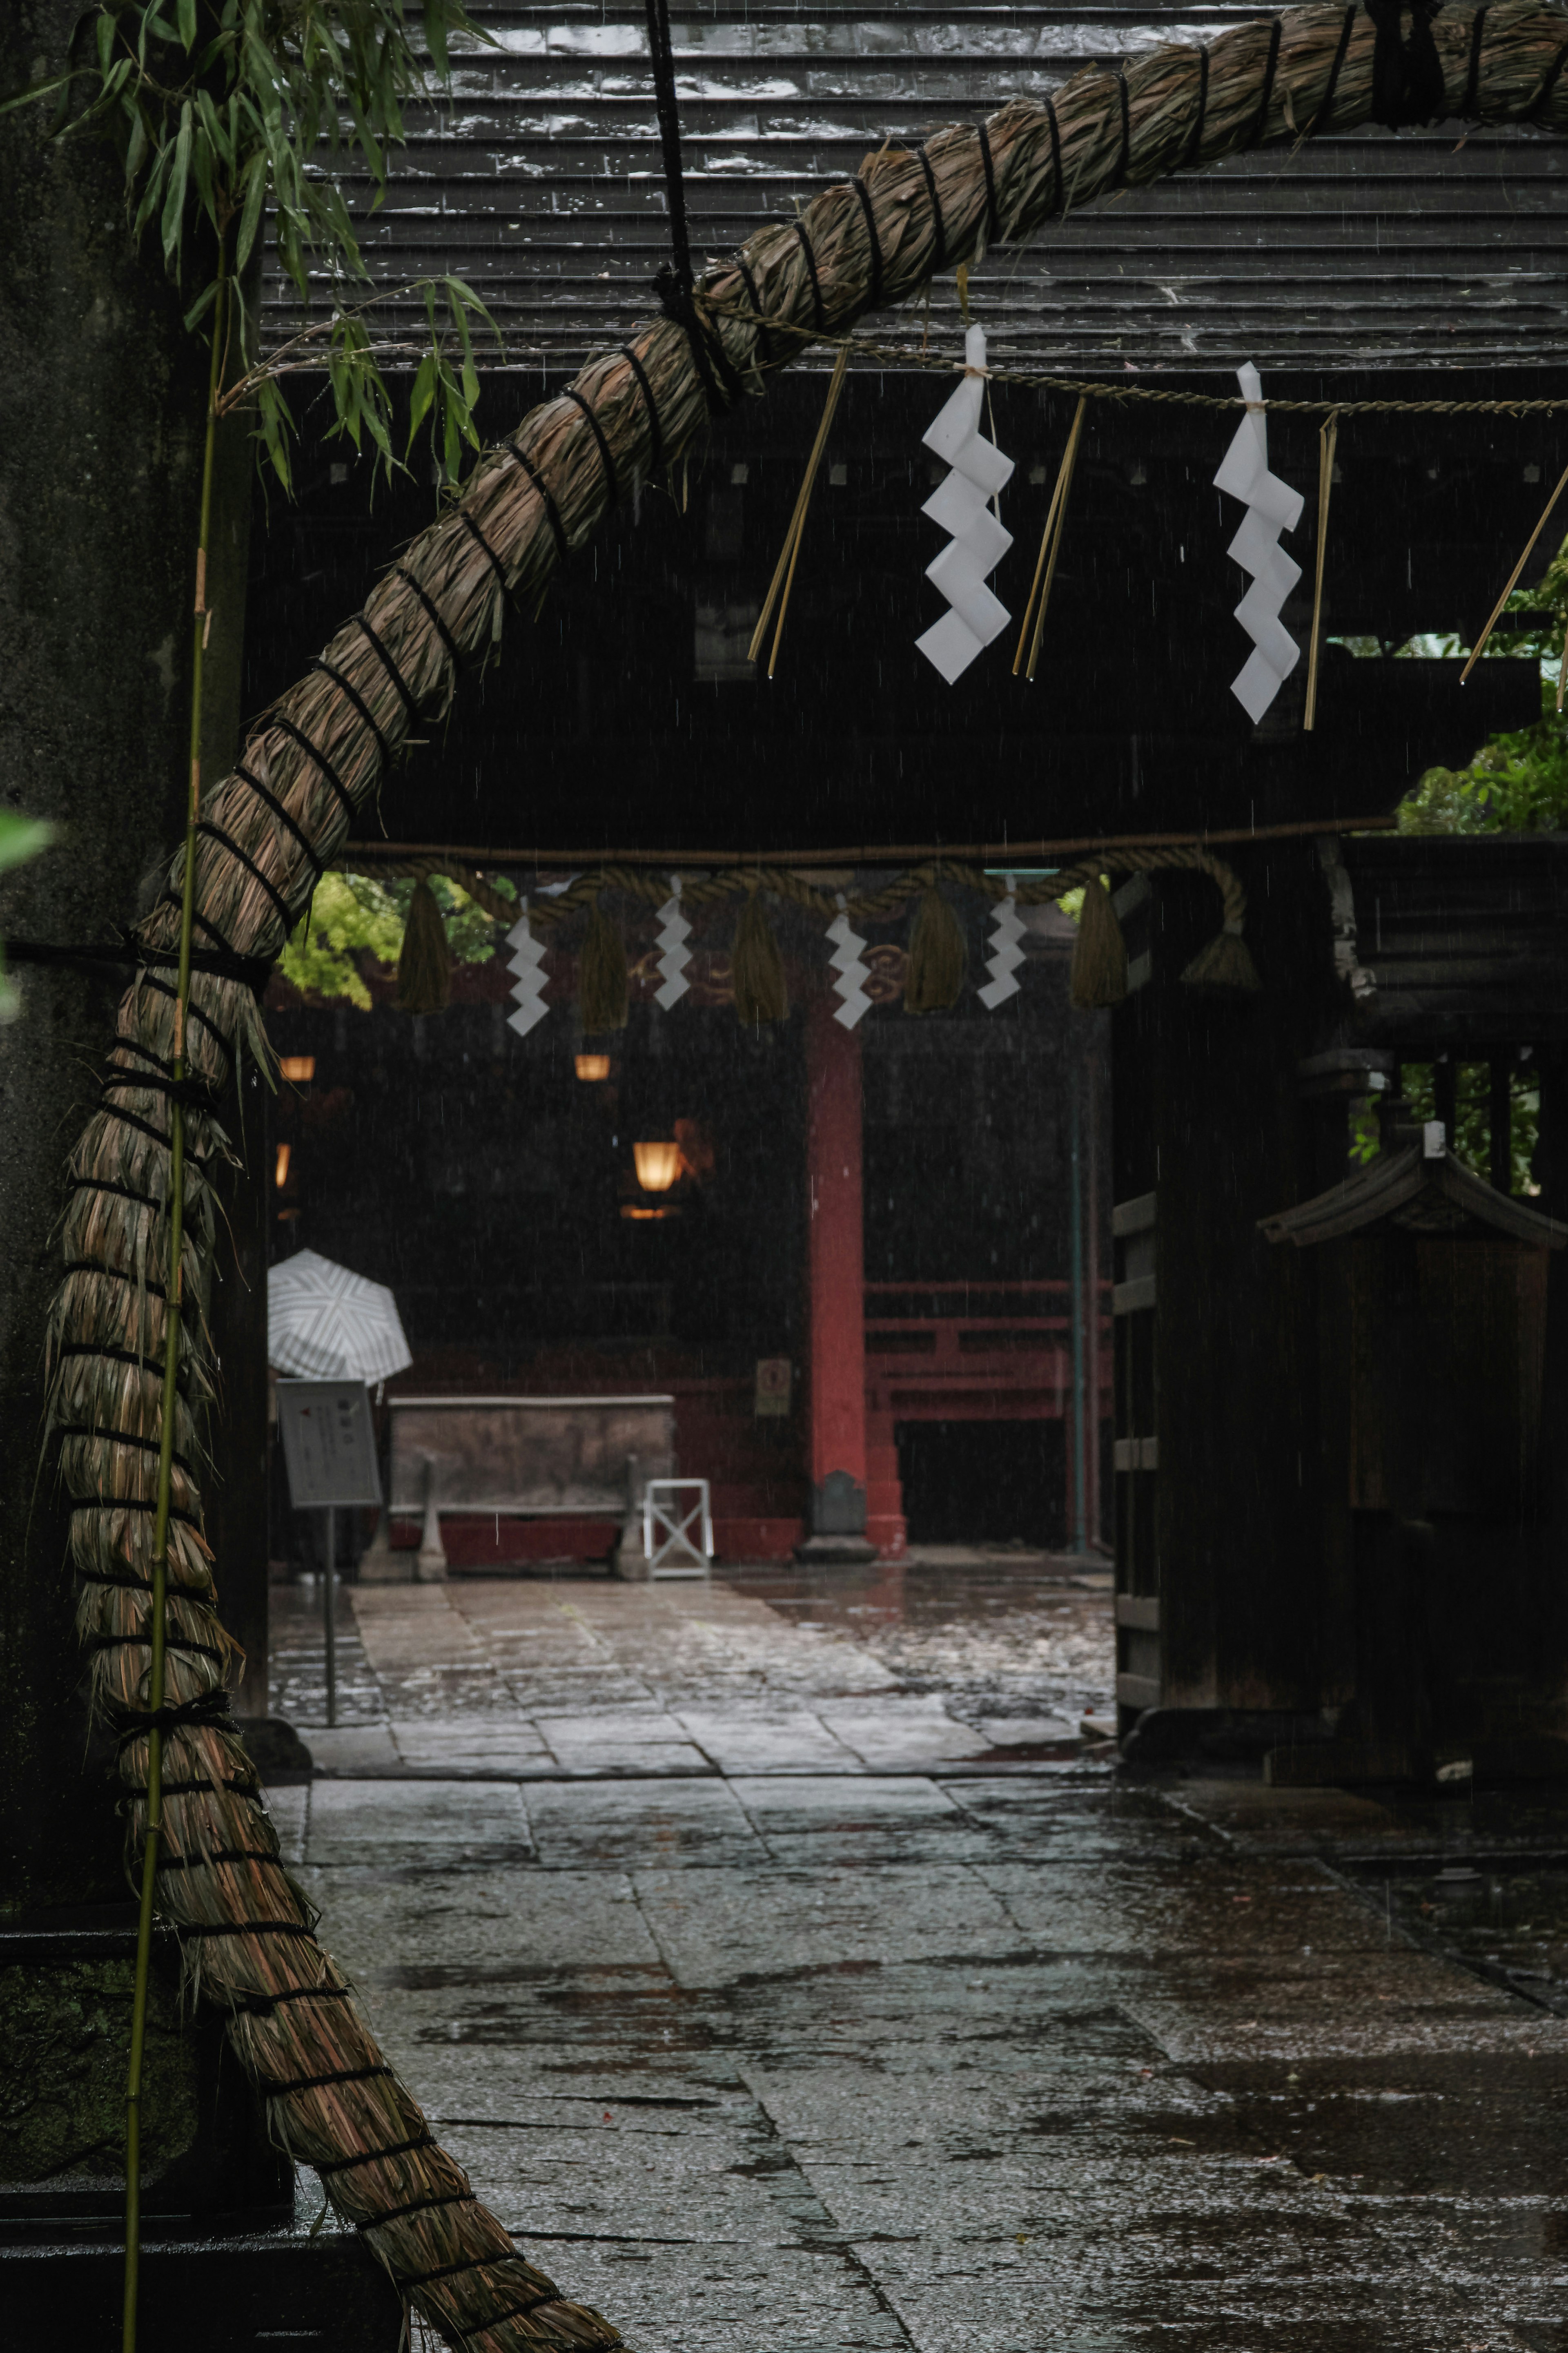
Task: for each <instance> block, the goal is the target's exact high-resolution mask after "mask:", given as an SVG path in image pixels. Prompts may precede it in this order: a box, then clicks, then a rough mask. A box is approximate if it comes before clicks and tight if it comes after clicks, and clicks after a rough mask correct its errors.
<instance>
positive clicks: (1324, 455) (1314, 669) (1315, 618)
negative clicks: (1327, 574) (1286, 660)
mask: <svg viewBox="0 0 1568 2353" xmlns="http://www.w3.org/2000/svg"><path fill="white" fill-rule="evenodd" d="M1339 438H1340V420H1339V414H1338V411H1337V410H1336V411H1335V413H1334V414H1333V415H1332V416H1331V417H1328V418H1327V419H1326V420H1325V422H1324V423H1323V424H1322V425H1321V426H1320V427H1319V428H1318V551H1317V565H1316V570H1315V573H1314V576H1313V582H1312V642H1311V650H1310V653H1309V655H1308V658H1307V710H1306V715H1305V717H1304V718H1303V719H1302V721H1301V726H1302V731H1303V733H1306V734H1309V735H1310V733H1311V732H1312V730H1313V728H1314V727H1315V726H1316V725H1317V721H1318V651H1319V649H1320V647H1321V644H1322V635H1323V558H1324V556H1325V555H1326V554H1327V553H1328V545H1329V499H1330V496H1331V493H1332V491H1333V487H1334V449H1335V446H1336V444H1337V443H1338V441H1339Z"/></svg>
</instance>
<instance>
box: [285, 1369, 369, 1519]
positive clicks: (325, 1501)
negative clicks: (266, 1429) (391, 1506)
mask: <svg viewBox="0 0 1568 2353" xmlns="http://www.w3.org/2000/svg"><path fill="white" fill-rule="evenodd" d="M278 1427H279V1431H280V1432H281V1435H282V1439H283V1460H284V1461H285V1462H286V1463H287V1465H288V1469H289V1497H290V1499H291V1501H292V1503H293V1504H294V1508H295V1509H296V1511H301V1512H304V1511H319V1510H321V1508H322V1507H323V1506H331V1505H333V1504H379V1503H380V1501H381V1474H380V1472H379V1471H378V1469H377V1467H376V1460H375V1425H374V1422H373V1421H372V1419H371V1412H370V1396H369V1392H368V1391H367V1390H366V1388H365V1385H364V1383H363V1381H279V1384H278Z"/></svg>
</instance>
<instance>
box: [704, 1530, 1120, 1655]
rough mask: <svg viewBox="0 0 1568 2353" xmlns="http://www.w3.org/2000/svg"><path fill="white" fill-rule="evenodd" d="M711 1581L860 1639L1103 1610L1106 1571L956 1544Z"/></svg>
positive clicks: (797, 1619) (734, 1571) (724, 1574)
mask: <svg viewBox="0 0 1568 2353" xmlns="http://www.w3.org/2000/svg"><path fill="white" fill-rule="evenodd" d="M944 1551H945V1553H946V1555H947V1556H946V1557H943V1553H944ZM718 1575H719V1577H721V1581H722V1582H723V1583H724V1584H725V1585H727V1586H729V1587H730V1588H731V1591H732V1592H735V1593H744V1594H748V1595H750V1596H751V1597H752V1599H756V1600H758V1601H765V1602H766V1603H767V1604H768V1605H769V1607H770V1609H777V1610H779V1611H780V1612H781V1613H783V1614H784V1615H786V1616H787V1617H788V1618H789V1620H791V1622H792V1623H793V1624H795V1625H798V1626H816V1627H818V1628H820V1629H822V1630H828V1629H831V1630H833V1631H835V1632H839V1633H846V1634H852V1635H854V1636H856V1637H857V1638H858V1639H859V1640H864V1639H865V1638H866V1636H867V1635H868V1634H870V1633H873V1632H875V1631H877V1630H880V1629H883V1628H890V1627H895V1626H900V1627H910V1628H918V1629H921V1630H934V1629H938V1628H942V1627H958V1626H963V1627H975V1626H984V1625H985V1624H987V1623H988V1622H990V1621H992V1620H995V1619H998V1618H1002V1619H1005V1618H1008V1617H1015V1616H1017V1615H1019V1614H1020V1613H1028V1614H1032V1613H1034V1612H1037V1611H1038V1610H1040V1609H1050V1608H1056V1609H1068V1610H1081V1609H1083V1608H1084V1605H1085V1603H1086V1601H1088V1600H1089V1597H1090V1596H1091V1595H1092V1596H1095V1597H1100V1603H1099V1606H1100V1609H1102V1610H1106V1611H1108V1610H1109V1608H1110V1599H1109V1597H1110V1588H1111V1577H1110V1570H1109V1569H1108V1568H1107V1567H1104V1566H1103V1565H1102V1564H1101V1563H1100V1561H1099V1560H1097V1559H1096V1558H1094V1557H1093V1556H1089V1557H1086V1558H1084V1559H1082V1560H1079V1559H1075V1558H1074V1557H1073V1556H1070V1555H1068V1554H1064V1553H1038V1552H1015V1551H1008V1550H1004V1549H1002V1548H1000V1547H998V1548H996V1549H994V1550H987V1551H981V1550H978V1549H977V1550H974V1551H971V1550H970V1549H969V1548H968V1547H966V1546H965V1547H961V1546H951V1547H932V1548H931V1550H930V1551H929V1552H925V1553H917V1554H915V1555H913V1556H910V1558H909V1559H906V1560H897V1561H874V1562H871V1563H869V1564H868V1566H867V1567H865V1568H857V1567H832V1568H816V1569H806V1568H796V1567H789V1566H785V1565H780V1566H778V1567H756V1568H726V1569H721V1570H720V1571H719V1572H718ZM1089 1607H1090V1609H1091V1610H1092V1609H1093V1607H1094V1605H1093V1603H1090V1605H1089Z"/></svg>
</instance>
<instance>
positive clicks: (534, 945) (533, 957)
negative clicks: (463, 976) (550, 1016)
mask: <svg viewBox="0 0 1568 2353" xmlns="http://www.w3.org/2000/svg"><path fill="white" fill-rule="evenodd" d="M506 944H507V945H508V947H509V948H510V949H511V951H512V953H511V955H510V956H509V957H508V958H507V970H508V971H509V972H514V973H515V974H516V975H517V978H516V980H515V982H514V983H513V985H512V992H511V993H512V995H513V997H516V999H517V1011H516V1012H515V1013H509V1014H508V1015H507V1017H506V1021H507V1028H508V1029H515V1030H516V1031H517V1034H518V1036H519V1037H520V1038H526V1037H527V1035H528V1033H529V1031H530V1030H531V1029H532V1028H533V1027H534V1025H535V1023H536V1022H540V1021H542V1020H543V1018H544V1017H545V1015H546V1014H547V1013H548V1012H549V1010H550V1008H549V1007H548V1005H546V1003H545V1002H544V983H545V979H546V977H547V976H546V974H545V970H544V950H543V949H542V947H541V945H540V944H539V942H538V941H537V940H536V939H535V938H534V936H533V934H532V933H531V931H530V930H529V928H528V901H527V900H526V899H525V900H524V901H523V902H522V913H521V915H520V916H519V917H518V920H517V922H516V923H514V924H513V925H512V927H511V929H510V932H508V934H507V935H506Z"/></svg>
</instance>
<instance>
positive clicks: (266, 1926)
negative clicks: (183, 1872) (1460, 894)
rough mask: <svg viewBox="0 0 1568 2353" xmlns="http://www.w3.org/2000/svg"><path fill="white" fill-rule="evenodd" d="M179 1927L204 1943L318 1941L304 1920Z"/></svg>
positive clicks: (378, 2070) (386, 2071)
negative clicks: (279, 1938)
mask: <svg viewBox="0 0 1568 2353" xmlns="http://www.w3.org/2000/svg"><path fill="white" fill-rule="evenodd" d="M179 1928H180V1935H181V1936H182V1937H185V1936H193V1937H200V1939H201V1940H202V1942H203V1943H204V1944H205V1943H206V1942H207V1941H208V1940H209V1938H212V1937H217V1936H303V1937H304V1938H305V1939H306V1941H307V1942H308V1943H310V1944H312V1945H313V1944H314V1943H315V1941H316V1932H315V1930H314V1928H308V1927H307V1926H305V1923H304V1922H303V1920H182V1921H181V1922H180V1924H179ZM367 2072H368V2073H371V2074H382V2075H390V2074H391V2073H392V2070H391V2068H390V2067H381V2068H374V2067H373V2068H371V2069H369V2070H368V2071H367ZM267 2088H268V2086H267V2085H266V2084H258V2089H259V2090H261V2091H266V2090H267Z"/></svg>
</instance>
